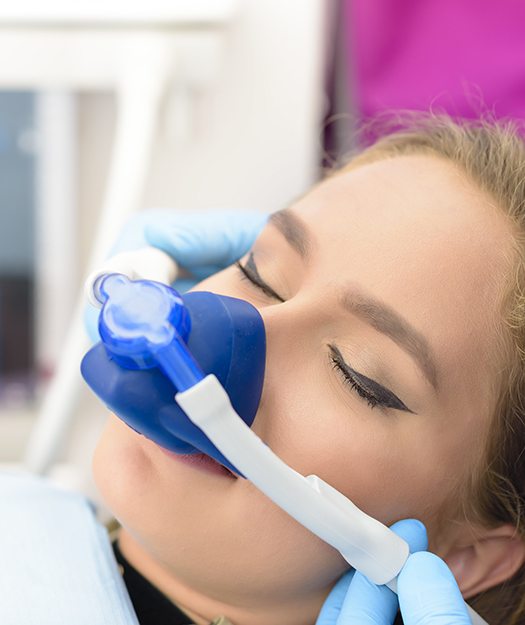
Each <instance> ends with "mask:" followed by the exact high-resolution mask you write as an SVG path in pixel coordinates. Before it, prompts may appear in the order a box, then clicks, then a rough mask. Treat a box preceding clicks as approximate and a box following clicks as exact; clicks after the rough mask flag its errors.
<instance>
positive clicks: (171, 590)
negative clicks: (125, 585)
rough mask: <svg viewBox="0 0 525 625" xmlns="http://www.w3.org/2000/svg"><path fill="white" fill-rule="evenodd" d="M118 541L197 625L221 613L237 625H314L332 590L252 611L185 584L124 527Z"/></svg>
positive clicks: (126, 554)
mask: <svg viewBox="0 0 525 625" xmlns="http://www.w3.org/2000/svg"><path fill="white" fill-rule="evenodd" d="M118 544H119V548H120V550H121V552H122V553H123V555H124V557H125V558H126V559H127V560H128V562H129V563H130V564H131V565H132V566H133V567H134V568H135V569H136V570H137V571H139V572H140V573H141V575H143V576H144V577H145V578H146V579H147V580H148V581H149V582H150V583H152V584H153V585H154V586H155V587H157V588H158V589H159V590H160V591H161V592H162V593H163V594H164V595H166V597H168V598H169V599H170V600H171V601H172V602H173V603H174V604H175V605H176V606H177V607H178V608H179V609H180V610H182V611H183V612H185V613H186V614H187V615H188V616H189V617H190V618H191V620H192V622H193V623H195V625H209V623H210V622H211V621H213V620H214V619H215V618H217V617H218V616H225V617H227V618H228V619H229V620H230V621H231V622H232V624H233V625H268V623H272V625H313V623H314V622H315V619H316V616H317V614H318V613H319V610H320V609H321V605H322V603H323V601H324V599H325V598H326V595H327V594H328V592H329V590H330V589H329V588H327V589H326V590H325V591H324V592H323V593H319V594H318V595H312V594H309V595H307V596H306V597H301V599H300V600H299V599H296V600H295V601H293V600H291V601H290V602H289V603H287V604H286V605H283V604H277V605H276V604H273V603H272V602H271V601H268V602H266V603H267V604H266V605H265V606H264V607H263V608H260V609H259V608H257V609H253V610H252V609H248V608H246V607H245V606H242V607H240V606H236V605H234V604H232V603H228V602H227V601H226V602H224V601H218V600H216V599H213V598H210V597H208V596H206V595H205V594H203V593H201V592H197V591H195V590H193V589H192V588H190V587H189V586H187V585H185V584H184V583H182V582H181V581H180V580H178V579H177V578H176V577H175V575H174V574H173V573H172V572H170V571H169V570H168V569H167V568H166V567H164V566H163V565H162V564H160V563H159V562H158V561H157V560H155V559H154V558H153V557H152V556H151V555H150V554H149V553H148V552H147V551H146V550H145V549H144V547H143V546H142V545H141V544H140V543H139V542H137V541H136V540H135V539H134V537H133V536H132V535H131V534H130V533H129V532H128V531H126V530H125V529H124V528H123V529H121V531H120V533H119V538H118Z"/></svg>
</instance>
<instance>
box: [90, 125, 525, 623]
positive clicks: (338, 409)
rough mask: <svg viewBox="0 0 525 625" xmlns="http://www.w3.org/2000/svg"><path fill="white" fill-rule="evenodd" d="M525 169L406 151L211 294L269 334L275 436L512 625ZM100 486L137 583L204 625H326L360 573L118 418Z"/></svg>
mask: <svg viewBox="0 0 525 625" xmlns="http://www.w3.org/2000/svg"><path fill="white" fill-rule="evenodd" d="M524 166H525V150H524V147H523V144H522V143H521V141H520V140H519V138H517V136H516V135H515V133H514V132H513V131H512V129H507V130H498V129H496V128H492V127H490V126H484V125H479V126H475V125H465V126H457V125H455V124H453V123H452V122H450V121H449V120H446V119H434V120H431V121H429V122H428V123H422V124H420V125H419V127H414V128H413V129H412V130H408V131H405V132H402V133H394V134H392V135H390V136H388V137H386V138H384V139H382V140H380V141H379V142H377V143H376V144H374V145H373V146H371V147H370V148H368V149H367V150H365V151H364V152H363V153H362V154H361V155H359V156H357V157H356V158H354V159H353V160H352V161H351V162H350V163H349V165H348V166H347V167H345V168H343V169H342V170H340V171H339V172H337V173H336V175H333V176H331V177H330V178H328V179H327V180H325V181H324V182H322V183H320V184H319V185H317V186H316V187H315V188H314V189H313V190H312V191H310V192H309V193H308V194H307V195H305V196H304V197H303V198H301V199H300V200H298V201H297V202H296V203H295V204H293V205H292V206H291V207H290V208H289V209H286V210H285V211H280V212H279V213H276V214H274V215H272V217H271V218H270V221H269V223H268V225H267V226H266V228H265V229H264V230H263V232H262V233H261V235H260V237H259V238H258V239H257V241H256V243H255V245H254V246H253V248H252V250H251V251H250V252H249V253H248V254H247V255H246V256H245V257H243V258H242V259H241V260H240V262H239V263H238V264H237V265H233V266H230V267H228V268H227V269H225V270H224V271H221V272H220V273H218V274H216V275H213V276H211V277H209V278H207V279H205V280H204V281H203V282H201V283H200V284H199V285H198V289H199V290H210V291H214V292H217V293H221V294H226V295H231V296H234V297H239V298H242V299H246V300H249V301H250V302H251V303H252V304H254V305H255V306H256V307H257V308H258V309H259V311H260V312H261V315H262V317H263V319H264V323H265V327H266V332H267V371H266V376H265V382H264V389H263V395H262V400H261V403H260V406H259V411H258V413H257V416H256V419H255V422H254V425H253V429H254V430H255V431H256V433H257V434H258V435H259V436H260V437H261V438H262V439H263V440H264V441H265V442H266V443H267V444H268V445H269V446H270V447H271V448H272V449H273V450H274V451H275V452H276V453H277V454H278V455H279V456H280V457H281V458H282V459H283V460H284V461H285V462H287V463H288V464H289V465H291V466H292V467H293V468H294V469H296V470H297V471H298V472H300V473H302V474H305V475H306V474H310V473H315V474H317V475H319V476H320V477H321V478H322V479H323V480H325V481H326V482H328V483H330V484H332V485H333V486H334V487H335V488H337V489H338V490H340V491H341V492H343V493H344V494H345V495H347V496H348V497H349V498H350V499H352V501H354V502H355V503H356V504H357V505H358V506H359V507H360V508H361V509H363V510H364V511H365V512H367V513H368V514H370V515H372V516H374V517H376V518H378V519H379V520H380V521H382V522H383V523H385V524H392V523H393V522H394V521H396V520H398V519H402V518H406V517H415V518H418V519H421V520H422V521H423V522H424V523H425V525H426V526H427V528H428V531H429V540H430V549H431V550H432V551H434V552H436V553H437V554H438V555H440V556H441V557H443V558H444V559H445V561H446V562H447V564H448V565H449V566H450V568H451V569H452V571H453V573H454V575H455V577H456V579H457V581H458V584H459V587H460V589H461V591H462V593H463V596H464V597H465V598H466V599H471V598H475V597H476V598H478V600H477V601H476V603H475V608H476V609H477V610H478V611H479V612H480V613H481V614H482V616H484V617H485V618H486V619H487V620H488V621H489V622H490V623H491V624H492V625H495V624H497V623H519V622H523V619H524V618H525V605H520V594H519V592H518V591H517V590H516V587H515V583H516V584H517V583H518V582H519V580H520V578H521V577H523V576H524V575H525V574H524V570H523V566H524V562H525V542H524V539H523V537H524V536H525V523H524V522H523V520H522V518H521V514H520V512H521V507H522V506H523V504H524V503H525V502H524V499H523V496H524V486H525V479H524V478H525V458H524V456H525V454H522V450H523V448H524V446H525V419H524V417H525V412H524V409H523V406H522V404H521V401H522V400H521V392H522V391H521V389H523V388H525V382H524V380H523V363H522V357H523V356H522V355H523V354H525V338H524V334H525V333H524V331H523V328H525V322H524V320H523V319H522V317H523V309H524V306H523V299H522V291H523V288H524V286H525V285H524V280H525V276H524V267H525V265H524V263H523V256H524V254H523V252H524V250H525V246H524V245H523V243H522V241H521V238H522V236H523V234H524V233H525V227H524V226H523V223H522V220H523V217H522V215H523V214H525V191H524V183H523V175H522V173H521V172H522V171H523V169H524ZM94 472H95V478H96V481H97V483H98V486H99V488H100V491H101V493H102V496H103V497H104V499H105V501H106V503H107V504H108V506H109V507H110V508H111V509H112V510H113V512H114V514H115V516H116V517H117V519H118V520H119V521H120V523H121V524H122V530H121V532H120V536H119V540H118V547H119V549H120V551H121V553H122V556H123V557H122V561H123V562H124V563H125V564H128V563H129V565H131V566H132V567H134V569H136V571H138V572H139V573H140V574H141V575H142V577H143V578H145V579H146V580H149V582H150V583H151V584H152V586H153V587H154V588H156V589H158V590H159V591H160V592H161V593H162V594H163V595H165V597H167V598H168V599H169V600H170V601H171V602H173V603H174V604H176V605H178V606H179V607H180V609H181V611H182V612H183V613H184V614H187V615H188V619H191V620H189V621H188V622H194V623H196V624H197V625H201V624H207V623H209V622H210V620H212V619H213V618H214V617H215V616H216V615H217V614H221V615H225V616H226V617H227V618H228V619H229V620H231V622H232V623H234V624H235V625H263V624H267V623H272V625H303V624H305V625H306V624H311V623H313V622H314V621H315V618H316V615H317V614H318V613H319V610H320V608H321V605H322V603H323V601H324V599H325V598H326V596H327V594H328V593H329V591H330V589H331V587H332V586H333V585H334V583H335V582H336V580H337V579H338V578H339V577H340V576H341V574H342V573H343V572H344V571H345V570H346V568H347V567H346V565H345V562H344V561H343V559H342V558H341V556H340V555H339V554H338V553H336V552H334V550H333V549H332V548H330V547H328V546H327V545H326V544H324V543H322V542H321V541H320V540H319V539H317V538H316V537H314V536H313V535H312V534H310V533H309V532H308V531H307V530H305V529H304V528H303V527H301V526H300V525H298V524H297V523H296V522H295V521H294V520H293V519H291V518H290V517H288V516H287V515H286V514H285V513H284V512H282V511H281V510H280V509H278V508H277V507H276V506H275V505H274V504H272V503H271V502H270V501H269V500H268V499H266V498H265V497H264V495H262V494H261V493H260V492H258V491H257V490H256V489H255V488H254V487H253V486H252V485H251V484H250V483H249V482H247V481H244V480H241V479H232V478H231V477H229V476H227V475H225V474H218V473H210V472H208V471H206V470H205V469H204V467H202V466H199V465H198V464H196V463H193V464H192V463H188V462H185V461H182V460H181V459H177V458H173V457H172V456H168V455H167V454H165V453H164V452H163V451H162V450H161V449H159V448H158V447H157V446H156V445H155V444H153V443H151V442H150V441H148V440H147V439H144V438H143V437H140V436H138V435H137V434H136V433H135V432H134V431H133V430H131V429H130V428H128V427H127V426H125V425H124V424H123V423H122V422H120V421H119V420H118V419H117V418H115V417H111V418H110V420H109V422H108V425H107V427H106V429H105V431H104V433H103V435H102V437H101V441H100V443H99V445H98V448H97V450H96V453H95V458H94ZM509 580H512V583H509ZM504 582H506V583H505V586H502V584H503V583H504ZM522 603H523V601H522ZM181 622H182V621H181Z"/></svg>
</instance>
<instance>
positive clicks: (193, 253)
mask: <svg viewBox="0 0 525 625" xmlns="http://www.w3.org/2000/svg"><path fill="white" fill-rule="evenodd" d="M267 220H268V216H267V215H265V214H262V213H243V212H234V211H229V212H225V211H217V212H207V213H198V214H195V213H189V214H188V215H187V216H186V215H182V214H181V213H176V214H173V213H172V215H167V214H166V216H165V218H164V219H157V220H154V221H150V222H148V223H147V224H146V226H145V229H144V236H145V238H146V240H147V241H148V243H149V244H150V245H153V246H155V247H158V248H160V249H161V250H164V251H165V252H166V253H167V254H169V255H170V256H171V257H172V258H173V259H175V260H176V261H177V262H178V263H179V264H180V265H181V266H183V267H187V268H190V269H195V268H196V267H202V266H206V265H217V266H219V267H220V268H224V267H227V266H228V265H231V264H232V263H233V262H235V261H236V260H238V259H239V258H240V257H241V256H243V255H244V254H246V252H247V251H248V250H249V249H250V247H251V246H252V245H253V243H254V241H255V239H256V238H257V236H258V235H259V233H260V231H261V230H262V229H263V228H264V226H265V224H266V222H267Z"/></svg>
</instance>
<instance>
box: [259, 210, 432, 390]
mask: <svg viewBox="0 0 525 625" xmlns="http://www.w3.org/2000/svg"><path fill="white" fill-rule="evenodd" d="M269 223H271V224H272V225H273V226H275V227H276V228H277V230H279V232H280V233H281V234H282V235H283V236H284V238H285V239H286V241H288V243H289V244H290V246H291V247H293V248H294V249H295V250H296V251H297V252H298V253H299V255H300V256H301V258H303V260H305V261H307V260H308V259H309V257H310V251H311V249H312V246H313V241H312V237H311V235H310V232H309V230H308V228H307V227H306V225H305V224H304V222H303V221H302V220H301V219H300V218H299V217H298V216H297V215H296V214H295V213H293V212H292V211H291V210H290V209H287V208H285V209H283V210H280V211H277V212H276V213H272V214H271V215H270V218H269ZM340 303H341V305H342V307H343V308H344V309H345V310H347V311H349V312H350V313H352V314H354V315H356V316H357V317H359V318H360V319H362V320H363V321H365V322H366V323H368V324H369V325H371V326H372V327H373V328H375V329H376V330H378V331H379V332H381V333H382V334H385V335H386V336H388V337H389V338H391V339H392V340H393V341H394V342H395V343H396V344H397V345H399V347H401V349H403V350H404V351H405V352H406V353H407V354H409V355H410V356H412V358H414V360H415V361H416V362H417V364H418V365H419V367H420V369H421V371H422V372H423V374H424V376H425V378H426V379H427V380H428V381H429V382H430V384H431V385H432V387H433V388H434V391H435V392H436V393H437V392H438V390H439V388H438V376H437V368H436V364H435V356H434V354H433V351H432V349H431V347H430V345H429V343H428V341H427V339H426V338H425V337H424V336H423V334H421V332H419V331H418V330H416V329H415V328H414V327H413V326H412V325H411V324H410V323H409V322H408V321H407V320H406V319H405V318H404V317H402V316H401V315H400V314H399V313H398V312H397V311H396V310H394V309H393V308H391V307H390V306H389V305H388V304H385V303H384V302H382V301H380V300H378V299H376V298H375V297H373V296H371V295H369V294H367V293H364V292H363V291H362V290H361V289H359V288H353V289H352V290H350V291H345V292H344V293H343V295H342V297H341V300H340Z"/></svg>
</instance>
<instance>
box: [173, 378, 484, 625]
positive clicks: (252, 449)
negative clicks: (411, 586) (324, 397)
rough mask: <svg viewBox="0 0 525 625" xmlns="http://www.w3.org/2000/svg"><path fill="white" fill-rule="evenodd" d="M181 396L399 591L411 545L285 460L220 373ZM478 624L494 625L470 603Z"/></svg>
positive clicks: (223, 442)
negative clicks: (254, 426)
mask: <svg viewBox="0 0 525 625" xmlns="http://www.w3.org/2000/svg"><path fill="white" fill-rule="evenodd" d="M175 400H176V402H177V403H178V404H179V406H180V407H181V408H182V409H183V410H184V412H185V413H186V414H187V415H188V417H189V419H190V420H191V421H192V422H193V423H194V424H195V425H196V426H197V427H199V428H200V429H201V430H202V431H203V432H204V433H205V434H206V436H207V437H208V438H209V439H210V440H211V441H212V443H213V444H214V445H215V446H216V447H217V449H219V451H220V452H221V453H222V454H224V456H226V458H228V460H229V461H230V462H231V463H232V464H233V465H234V466H235V467H236V468H237V469H238V470H239V471H240V472H241V473H243V475H245V476H246V477H247V479H249V480H250V482H252V483H253V484H254V485H255V486H256V487H257V488H258V489H259V490H261V491H262V492H263V493H264V494H265V495H266V496H267V497H269V498H270V499H271V500H272V501H273V502H274V503H276V504H277V505H278V506H279V507H280V508H282V509H283V510H285V511H286V512H287V513H288V514H290V515H291V516H292V517H293V518H294V519H296V520H297V521H298V522H299V523H301V524H302V525H304V527H306V528H307V529H309V530H310V531H311V532H313V533H314V534H315V535H316V536H318V537H319V538H321V539H322V540H324V541H325V542H327V543H328V544H329V545H331V546H332V547H334V548H335V549H337V550H338V551H339V552H340V553H341V555H342V556H343V558H344V559H345V560H346V561H347V562H348V563H349V564H350V565H351V566H352V567H353V568H355V569H356V570H358V571H359V572H360V573H363V574H364V575H366V577H368V578H369V579H370V580H371V581H372V582H374V583H375V584H378V585H382V584H386V585H387V586H388V587H389V588H390V589H391V590H393V591H394V592H395V593H396V594H397V583H396V582H397V576H398V575H399V573H400V572H401V569H402V568H403V566H404V564H405V562H406V560H407V558H408V556H409V548H408V545H407V543H406V542H405V541H404V540H403V539H402V538H400V537H399V536H398V535H397V534H396V533H395V532H393V531H392V530H390V529H389V528H388V527H386V526H385V525H383V524H382V523H380V522H379V521H377V520H376V519H374V518H372V517H370V516H368V515H367V514H366V513H365V512H363V511H362V510H360V509H359V508H358V507H357V506H356V505H355V504H353V503H352V502H351V501H350V500H349V499H348V498H347V497H345V496H344V495H343V494H342V493H340V492H339V491H337V490H336V489H335V488H333V487H332V486H330V485H329V484H327V483H326V482H324V481H323V480H322V479H321V478H319V477H317V475H308V476H307V477H304V476H303V475H301V474H300V473H297V472H296V471H294V470H293V469H292V468H291V467H289V466H288V465H287V464H286V463H284V462H283V461H282V460H280V459H279V458H278V457H277V456H276V455H275V454H274V453H273V452H272V451H271V449H270V448H269V447H268V446H267V445H265V444H264V443H263V442H262V441H261V439H260V438H259V437H258V436H257V435H256V434H255V433H254V432H253V431H252V430H251V429H250V428H249V427H248V426H247V425H246V423H244V421H243V420H242V419H241V418H240V417H239V415H238V414H237V413H236V412H235V410H234V409H233V407H232V405H231V403H230V399H229V397H228V395H227V393H226V391H225V390H224V389H223V388H222V386H221V384H220V383H219V381H218V380H217V378H216V377H215V376H214V375H208V376H207V377H206V378H204V380H202V381H201V382H199V383H197V384H196V385H195V386H193V387H192V388H190V389H189V390H187V391H184V392H182V393H177V394H176V395H175ZM465 606H466V608H467V610H468V613H469V616H470V619H471V621H472V624H473V625H488V623H487V622H486V621H485V620H484V619H483V618H481V616H480V615H479V614H477V612H475V611H474V610H473V609H472V608H471V607H470V606H469V605H468V604H465Z"/></svg>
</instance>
